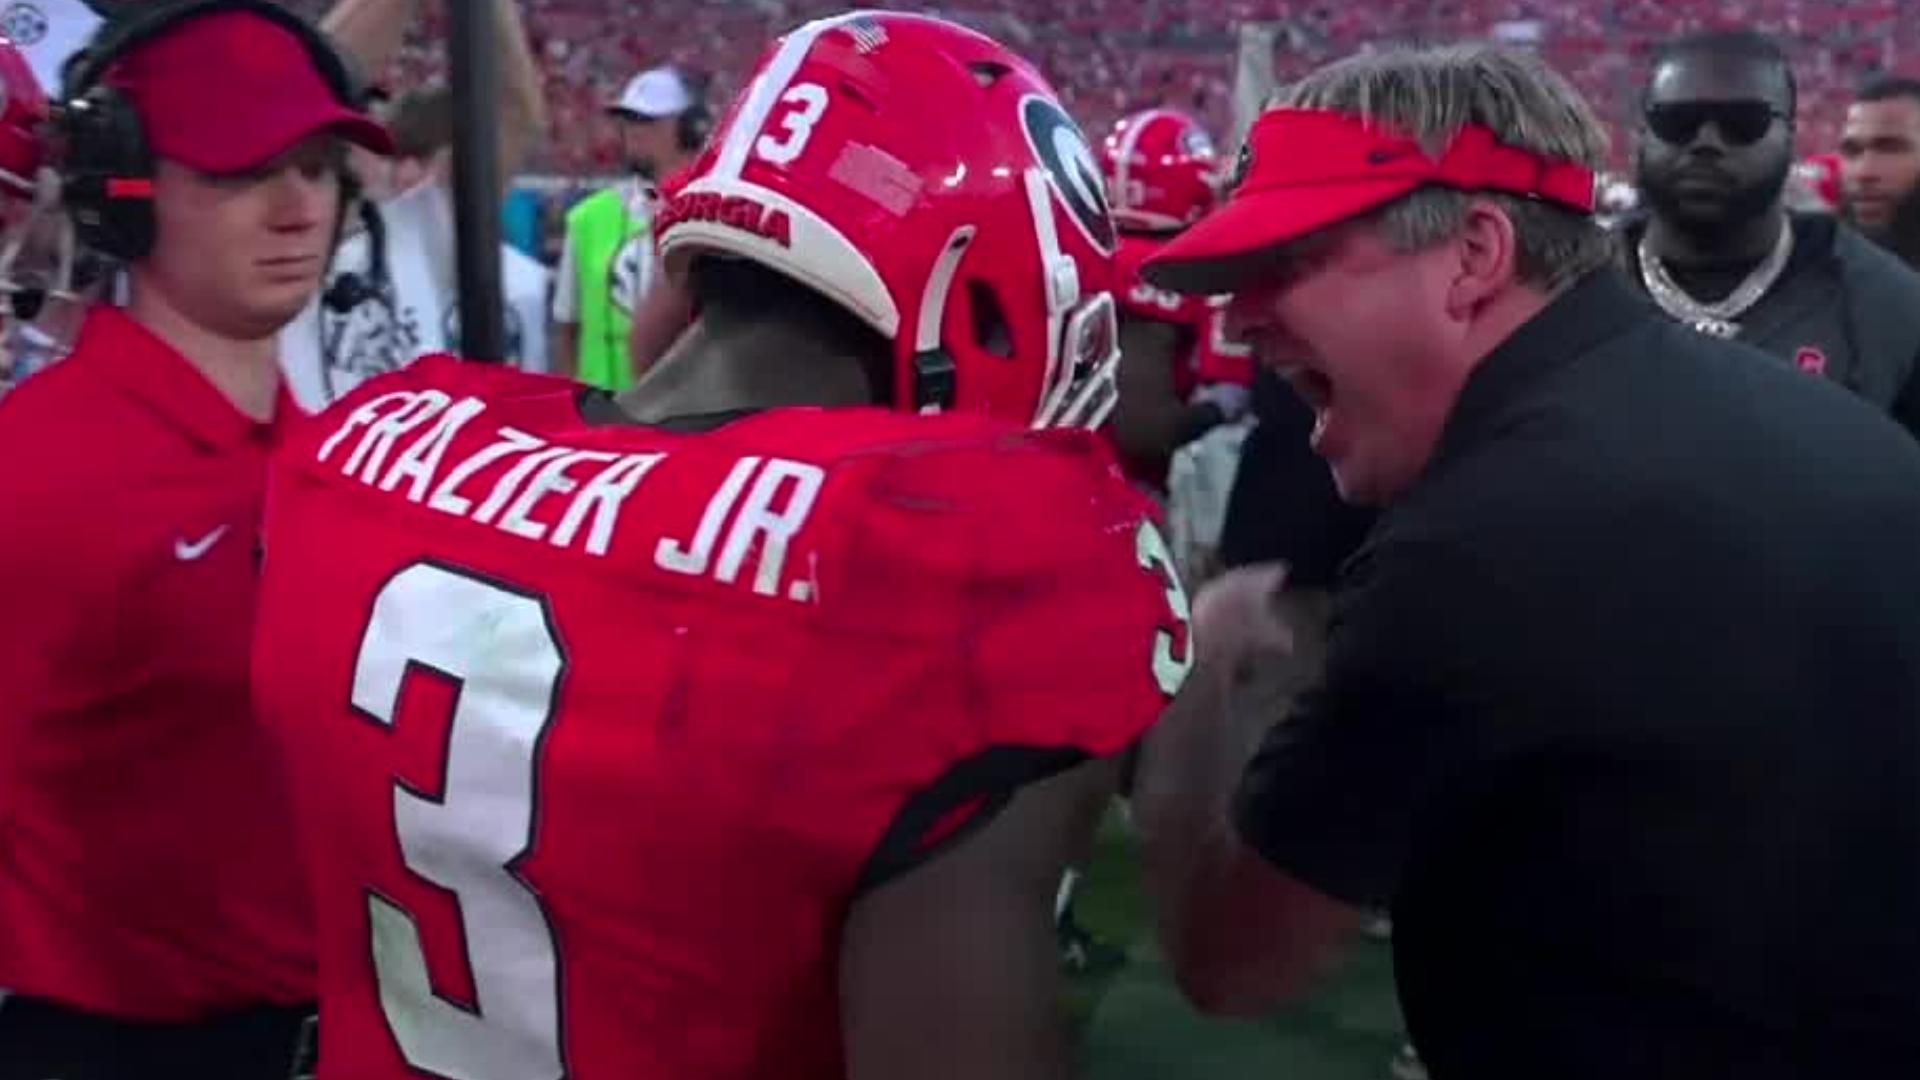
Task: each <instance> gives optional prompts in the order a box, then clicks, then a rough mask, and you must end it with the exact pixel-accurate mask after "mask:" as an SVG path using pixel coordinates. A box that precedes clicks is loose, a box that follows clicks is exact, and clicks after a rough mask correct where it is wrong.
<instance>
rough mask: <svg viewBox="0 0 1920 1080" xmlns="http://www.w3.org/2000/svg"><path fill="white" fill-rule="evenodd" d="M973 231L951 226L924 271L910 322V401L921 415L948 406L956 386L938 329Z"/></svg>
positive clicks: (952, 399)
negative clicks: (923, 287) (944, 242)
mask: <svg viewBox="0 0 1920 1080" xmlns="http://www.w3.org/2000/svg"><path fill="white" fill-rule="evenodd" d="M974 233H975V229H974V227H973V226H971V225H962V226H960V227H959V228H957V229H955V230H953V235H952V236H949V237H948V238H947V246H946V247H945V248H943V249H941V252H940V257H939V258H938V259H935V260H934V263H933V269H932V271H931V272H929V273H928V274H927V290H926V292H924V293H921V294H920V314H919V317H918V318H917V319H915V321H914V326H913V387H912V395H913V397H912V404H913V407H914V411H916V412H918V413H920V414H922V415H931V414H934V413H940V412H945V411H946V410H948V409H950V408H952V407H953V403H954V398H955V396H956V394H957V391H958V389H959V388H958V387H957V386H955V385H954V377H955V374H956V372H955V366H954V362H953V356H952V355H951V354H950V353H949V352H948V351H947V350H945V349H942V348H941V347H940V331H941V329H942V327H943V326H944V325H945V323H946V318H947V302H948V300H949V299H950V298H951V297H952V295H953V279H954V276H955V275H956V274H957V273H958V272H959V270H960V259H961V257H962V256H964V255H966V253H967V249H968V248H969V247H972V246H973V237H974Z"/></svg>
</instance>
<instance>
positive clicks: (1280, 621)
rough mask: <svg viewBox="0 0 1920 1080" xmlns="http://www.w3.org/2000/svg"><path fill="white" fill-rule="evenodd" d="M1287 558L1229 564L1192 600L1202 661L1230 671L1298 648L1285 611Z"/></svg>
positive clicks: (1218, 671) (1194, 622)
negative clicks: (1233, 566) (1255, 563)
mask: <svg viewBox="0 0 1920 1080" xmlns="http://www.w3.org/2000/svg"><path fill="white" fill-rule="evenodd" d="M1286 580H1287V568H1286V565H1285V564H1284V563H1262V564H1260V565H1258V566H1243V567H1240V568H1238V569H1234V570H1229V571H1227V572H1226V573H1224V574H1222V575H1220V576H1219V577H1217V578H1214V579H1213V580H1212V581H1210V582H1208V583H1207V584H1206V586H1205V587H1204V588H1202V589H1201V590H1200V595H1199V596H1197V597H1195V598H1194V602H1193V637H1194V641H1195V643H1196V644H1197V645H1198V646H1199V650H1200V652H1199V655H1200V660H1201V662H1202V664H1204V665H1205V666H1206V667H1207V668H1208V669H1210V670H1212V671H1214V672H1217V673H1220V674H1221V675H1224V676H1228V677H1231V675H1232V674H1233V673H1235V672H1238V671H1240V670H1241V668H1242V667H1244V666H1245V665H1246V664H1247V662H1248V661H1249V660H1252V659H1255V658H1257V657H1260V656H1263V655H1264V656H1271V655H1274V654H1279V655H1282V656H1284V655H1287V654H1290V653H1291V652H1292V651H1293V631H1292V629H1290V628H1289V627H1288V626H1287V623H1286V620H1285V618H1283V617H1282V615H1281V612H1280V588H1281V586H1282V585H1284V584H1285V583H1286Z"/></svg>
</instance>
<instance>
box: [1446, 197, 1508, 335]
mask: <svg viewBox="0 0 1920 1080" xmlns="http://www.w3.org/2000/svg"><path fill="white" fill-rule="evenodd" d="M1453 251H1454V252H1455V253H1456V255H1457V256H1458V258H1457V261H1456V262H1455V263H1454V264H1453V266H1452V269H1453V271H1454V276H1453V280H1452V282H1451V287H1450V288H1449V289H1448V291H1447V313H1448V314H1450V315H1453V316H1455V317H1456V318H1465V317H1467V316H1469V315H1471V314H1472V313H1474V312H1476V311H1478V310H1479V309H1480V308H1481V306H1482V305H1484V304H1485V303H1486V302H1487V301H1488V300H1489V299H1491V298H1493V297H1495V296H1498V295H1499V294H1501V293H1503V292H1505V291H1506V290H1507V289H1508V288H1510V287H1511V286H1512V285H1513V282H1514V279H1515V278H1516V277H1517V276H1518V275H1519V271H1520V261H1519V260H1520V245H1519V237H1518V234H1516V233H1515V231H1514V227H1513V219H1512V218H1511V217H1509V216H1507V211H1506V210H1505V209H1504V208H1503V207H1501V206H1500V205H1498V204H1497V203H1494V202H1492V201H1490V200H1487V199H1474V200H1472V201H1470V202H1468V203H1467V209H1466V213H1465V214H1464V215H1463V217H1462V220H1461V223H1460V231H1459V233H1457V234H1456V235H1455V237H1454V240H1453Z"/></svg>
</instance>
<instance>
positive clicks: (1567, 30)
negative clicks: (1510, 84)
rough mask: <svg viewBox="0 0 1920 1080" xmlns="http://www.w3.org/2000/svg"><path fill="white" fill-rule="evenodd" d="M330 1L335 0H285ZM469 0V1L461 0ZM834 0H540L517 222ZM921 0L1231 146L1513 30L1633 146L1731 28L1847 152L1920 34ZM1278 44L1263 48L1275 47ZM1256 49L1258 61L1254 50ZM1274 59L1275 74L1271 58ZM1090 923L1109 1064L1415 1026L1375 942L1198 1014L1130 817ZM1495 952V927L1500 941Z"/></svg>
mask: <svg viewBox="0 0 1920 1080" xmlns="http://www.w3.org/2000/svg"><path fill="white" fill-rule="evenodd" d="M285 2H286V3H287V6H290V7H293V8H295V9H297V10H300V11H302V12H303V13H305V14H307V15H309V16H311V17H314V18H316V19H317V18H319V17H320V16H321V15H322V14H324V12H325V10H326V9H327V7H329V6H330V3H331V0H285ZM454 2H458V0H454ZM846 6H849V5H847V4H844V3H834V2H830V0H645V2H640V0H522V7H523V10H524V11H525V13H526V16H527V25H528V31H529V33H530V35H531V37H532V44H533V49H534V54H535V56H536V57H538V58H539V60H540V62H541V64H542V67H543V77H544V82H545V91H546V94H547V100H548V104H549V109H550V114H551V125H550V129H549V132H550V133H549V138H548V141H547V142H546V143H545V144H544V145H542V146H540V147H538V148H537V149H536V151H535V153H534V155H533V157H532V159H531V160H530V161H529V163H528V167H527V170H526V171H525V173H524V174H523V175H521V176H520V177H518V178H517V180H516V182H515V184H514V187H513V191H512V196H511V199H510V203H509V209H508V223H507V234H508V238H509V239H510V240H512V241H514V242H516V243H517V244H519V246H521V247H523V248H524V249H526V250H527V251H528V253H529V254H532V255H535V256H536V257H540V258H542V259H543V261H545V262H547V263H548V264H549V265H550V264H551V263H552V262H553V261H554V258H555V257H556V255H557V252H558V247H559V227H560V223H561V219H562V217H563V215H564V211H565V209H566V207H567V206H569V205H570V204H571V202H572V201H573V200H574V199H576V198H578V197H580V196H581V195H584V194H586V193H589V192H591V191H593V190H595V189H597V188H599V187H601V186H604V185H605V184H607V183H609V182H611V181H612V180H613V179H614V178H615V170H616V168H617V166H618V155H617V150H616V141H615V134H614V131H613V128H612V126H611V124H610V122H608V121H607V120H606V118H605V116H604V105H605V103H606V102H607V101H608V100H610V99H611V98H612V97H614V96H615V95H616V94H617V93H618V91H619V88H620V86H621V85H622V84H623V83H624V82H625V81H626V80H627V79H628V78H629V77H631V76H632V75H633V74H634V73H636V72H638V71H640V70H642V69H643V68H647V67H651V66H654V65H657V64H661V63H672V64H675V65H677V66H679V67H680V68H681V69H682V70H683V71H686V72H688V73H690V74H691V75H692V76H693V77H694V78H695V79H696V80H698V81H701V82H703V83H704V84H705V85H706V87H707V96H708V99H709V100H710V101H712V102H713V103H715V105H716V106H718V105H719V104H720V103H722V102H724V101H725V100H727V99H728V98H729V97H730V96H731V94H732V93H733V92H734V91H735V90H736V89H738V86H739V82H740V80H741V78H742V77H743V76H744V75H745V73H746V72H747V71H748V70H749V69H750V67H751V65H752V62H753V60H754V58H755V56H756V55H757V53H758V52H759V50H760V48H761V47H762V45H763V44H764V43H765V42H766V41H768V40H769V39H770V38H771V37H773V36H774V35H776V34H778V33H779V32H781V31H783V30H785V29H787V28H789V27H791V26H793V25H796V24H797V23H799V22H802V21H804V20H806V19H808V18H812V17H815V16H818V15H823V14H827V13H830V12H833V11H837V10H842V9H844V8H845V7H846ZM875 6H902V7H908V8H912V9H914V10H922V11H928V12H930V13H934V14H938V15H941V16H943V17H946V18H951V19H954V20H956V21H960V22H963V23H967V24H970V25H974V26H977V27H979V28H980V29H982V30H985V31H987V32H989V33H992V34H994V35H995V36H996V37H999V38H1000V39H1001V40H1003V41H1006V42H1008V43H1009V44H1011V45H1013V46H1014V47H1015V48H1018V49H1020V50H1021V51H1022V52H1024V53H1026V54H1027V55H1028V56H1029V57H1031V58H1032V59H1033V60H1034V61H1035V62H1036V63H1038V64H1039V65H1040V66H1041V68H1042V69H1043V70H1044V71H1045V72H1046V73H1047V74H1048V76H1049V77H1050V78H1051V79H1052V80H1053V81H1054V82H1055V84H1056V85H1057V86H1058V87H1059V89H1060V91H1061V93H1062V96H1063V98H1064V99H1065V101H1066V102H1067V104H1068V106H1069V107H1070V108H1071V109H1072V110H1073V111H1074V113H1075V115H1076V116H1077V118H1078V119H1079V120H1080V121H1081V123H1082V125H1083V126H1084V127H1085V128H1086V129H1087V131H1088V132H1089V134H1091V135H1094V136H1095V137H1098V135H1099V134H1100V133H1101V132H1103V131H1104V130H1105V129H1106V127H1107V126H1109V125H1110V124H1111V123H1112V121H1114V120H1115V119H1117V118H1118V117H1120V116H1122V115H1124V114H1126V113H1128V112H1131V111H1133V110H1136V109H1141V108H1147V107H1153V106H1167V107H1173V108H1178V109H1182V110H1185V111H1188V112H1190V113H1192V114H1193V115H1195V116H1196V117H1198V118H1200V120H1201V121H1202V122H1203V123H1204V124H1205V125H1206V126H1207V127H1208V128H1209V129H1210V130H1211V131H1212V132H1213V133H1214V135H1215V136H1216V137H1217V138H1218V139H1219V140H1220V141H1221V142H1222V143H1223V144H1226V145H1232V144H1233V142H1234V137H1235V135H1236V134H1237V129H1238V128H1239V126H1240V125H1243V124H1244V123H1245V121H1246V117H1247V114H1248V110H1249V107H1250V106H1252V105H1256V104H1257V102H1258V101H1259V100H1260V98H1261V97H1263V96H1264V90H1265V89H1266V87H1267V86H1269V85H1270V83H1271V82H1272V81H1273V80H1274V79H1276V78H1277V79H1279V80H1285V79H1287V78H1290V77H1292V76H1295V75H1298V74H1300V73H1303V72H1305V71H1307V70H1309V69H1311V68H1313V67H1315V66H1318V65H1320V64H1323V63H1325V62H1328V61H1330V60H1333V59H1337V58H1339V57H1341V56H1344V55H1347V54H1350V53H1352V52H1355V51H1359V50H1362V49H1366V48H1369V47H1378V46H1381V45H1386V44H1393V43H1403V42H1404V43H1438V42H1451V41H1465V40H1489V39H1492V40H1500V41H1504V42H1507V43H1510V44H1514V45H1519V46H1523V47H1528V48H1534V49H1537V50H1539V51H1540V52H1541V53H1542V55H1543V56H1545V57H1546V58H1547V59H1548V61H1549V62H1551V63H1552V64H1553V65H1554V66H1555V67H1556V68H1557V69H1558V70H1560V71H1561V72H1562V73H1563V74H1565V75H1567V76H1568V77H1570V78H1571V79H1572V80H1573V82H1574V83H1575V84H1576V85H1577V86H1578V87H1579V88H1580V89H1581V90H1582V92H1583V93H1585V94H1586V95H1587V97H1588V99H1589V100H1590V101H1592V102H1593V104H1594V105H1595V107H1596V109H1598V110H1599V112H1600V113H1601V115H1602V117H1603V118H1604V119H1605V120H1607V121H1608V123H1609V125H1610V127H1611V129H1612V132H1613V137H1614V141H1613V165H1614V167H1615V168H1616V169H1624V168H1625V167H1626V166H1627V163H1628V161H1629V160H1630V158H1629V155H1630V150H1631V135H1630V125H1631V120H1632V112H1633V109H1634V104H1635V101H1636V99H1637V93H1638V89H1639V86H1640V84H1641V81H1642V80H1643V78H1644V76H1645V72H1646V67H1647V62H1648V58H1649V55H1650V53H1651V51H1652V49H1653V48H1654V46H1655V45H1656V44H1657V43H1658V42H1659V41H1660V40H1662V39H1664V38H1667V37H1669V36H1672V35H1674V34H1676V33H1681V32H1685V31H1688V30H1695V29H1702V28H1708V27H1717V26H1739V27H1751V28H1756V29H1760V30H1763V31H1765V32H1767V33H1769V34H1772V35H1774V36H1775V37H1776V38H1777V39H1778V40H1779V41H1780V42H1781V43H1782V44H1783V45H1784V46H1785V47H1786V48H1787V50H1788V52H1789V55H1790V56H1791V58H1792V59H1793V62H1794V68H1795V73H1796V76H1797V77H1798V79H1799V83H1800V102H1799V109H1800V115H1799V137H1798V139H1799V142H1798V150H1799V152H1800V154H1802V155H1807V154H1815V153H1825V152H1830V151H1832V150H1833V149H1834V148H1835V147H1836V146H1837V144H1838V135H1839V127H1840V123H1841V120H1842V117H1843V113H1844V110H1845V107H1846V103H1847V101H1848V100H1849V96H1850V94H1851V91H1852V90H1853V88H1854V87H1855V86H1856V85H1857V84H1858V83H1859V82H1860V80H1861V79H1862V78H1863V77H1864V76H1866V75H1868V74H1870V73H1872V72H1875V71H1879V70H1887V69H1892V68H1895V67H1898V66H1899V61H1900V60H1901V58H1903V57H1909V56H1912V55H1913V54H1914V53H1915V51H1916V48H1920V3H1916V2H1913V0H1905V2H1901V0H1563V2H1559V3H1550V2H1545V0H1540V2H1530V0H1369V2H1367V3H1364V4H1355V3H1345V2H1341V0H1291V2H1289V0H961V2H958V3H954V4H948V5H875ZM426 7H427V12H426V16H425V18H424V19H422V21H421V23H420V24H419V25H418V26H416V27H415V28H414V30H413V31H412V33H411V36H410V40H409V43H408V45H407V46H406V48H405V49H404V50H403V52H402V54H401V56H400V58H399V59H398V60H397V61H396V62H395V64H394V65H393V67H392V68H391V69H390V70H389V71H387V72H383V73H379V75H380V77H379V82H380V83H381V84H382V85H383V86H384V87H385V88H387V89H389V90H392V91H400V90H404V89H406V88H409V87H412V86H417V85H423V84H427V83H432V82H437V81H442V80H444V79H445V71H444V70H443V63H444V45H443V43H444V41H445V38H446V33H445V25H444V17H443V14H442V12H443V8H442V6H441V5H439V4H429V5H426ZM1262 54H1265V55H1262ZM1245 61H1260V62H1258V63H1254V64H1251V65H1249V64H1247V63H1245ZM1258 68H1266V69H1267V70H1255V69H1258ZM1079 906H1080V918H1081V920H1082V922H1083V924H1084V925H1085V926H1086V927H1087V928H1088V929H1090V930H1092V931H1093V932H1094V933H1095V934H1096V935H1097V936H1099V937H1101V938H1103V939H1105V940H1106V941H1108V942H1110V943H1113V944H1115V945H1118V946H1120V947H1122V948H1123V949H1124V950H1125V951H1126V954H1127V962H1126V963H1125V964H1124V965H1123V966H1120V967H1118V968H1117V969H1113V970H1109V971H1105V972H1102V973H1099V974H1095V975H1091V976H1086V977H1082V978H1080V979H1078V980H1077V981H1076V985H1075V986H1074V990H1073V1000H1072V1007H1073V1009H1074V1012H1075V1015H1076V1019H1077V1021H1078V1023H1079V1024H1080V1025H1081V1028H1082V1030H1083V1032H1084V1036H1085V1044H1086V1047H1087V1053H1088V1055H1089V1062H1088V1065H1089V1075H1091V1076H1092V1077H1095V1078H1096V1080H1136V1078H1138V1080H1144V1078H1149V1077H1153V1078H1164V1077H1175V1076H1177V1077H1181V1078H1183V1080H1214V1078H1223V1080H1224V1078H1247V1077H1255V1076H1273V1077H1285V1078H1289V1080H1359V1078H1369V1080H1381V1078H1385V1077H1387V1076H1388V1075H1389V1063H1390V1061H1391V1060H1392V1059H1393V1056H1394V1053H1395V1051H1396V1050H1397V1049H1398V1048H1399V1047H1400V1045H1401V1042H1402V1039H1403V1034H1402V1030H1401V1026H1400V1020H1399V1016H1398V1013H1397V1009H1396V1007H1395V1004H1394V1001H1393V991H1392V969H1391V959H1390V949H1389V948H1388V946H1387V945H1386V944H1385V943H1383V942H1378V941H1371V940H1368V941H1362V942H1360V943H1359V944H1357V946H1356V948H1355V949H1354V950H1353V951H1352V953H1351V954H1350V956H1349V957H1348V959H1347V961H1346V963H1345V965H1344V967H1343V968H1342V970H1341V971H1340V972H1339V973H1338V974H1337V975H1336V976H1335V977H1334V978H1333V979H1332V980H1330V982H1329V983H1328V984H1327V985H1326V986H1325V987H1324V988H1323V989H1322V990H1321V991H1320V992H1319V993H1317V994H1316V995H1315V996H1314V997H1313V998H1312V999H1311V1000H1309V1001H1307V1002H1305V1003H1303V1004H1302V1005H1300V1006H1297V1007H1295V1008H1293V1009H1290V1010H1287V1011H1286V1012H1284V1013H1281V1014H1278V1015H1276V1016H1273V1017H1270V1018H1267V1019H1264V1020H1260V1021H1250V1022H1239V1021H1222V1020H1212V1019H1207V1018H1203V1017H1199V1016H1197V1015H1195V1014H1194V1013H1193V1012H1192V1011H1191V1010H1190V1009H1188V1008H1187V1007H1186V1006H1185V1005H1184V1004H1183V1003H1182V1002H1181V1000H1180V998H1179V994H1178V991H1177V990H1176V989H1175V988H1174V987H1173V986H1172V984H1171V982H1170V981H1169V979H1168V977H1167V975H1166V970H1165V966H1164V964H1163V963H1162V961H1161V959H1160V957H1159V956H1158V953H1157V950H1156V948H1155V946H1154V944H1153V942H1152V940H1151V937H1152V935H1151V932H1150V927H1149V924H1148V919H1147V915H1146V911H1145V904H1144V900H1143V898H1142V897H1141V896H1140V894H1139V891H1138V889H1137V886H1136V882H1135V873H1134V868H1133V865H1132V849H1131V842H1130V840H1129V838H1128V833H1127V829H1126V826H1125V824H1124V818H1123V816H1122V815H1121V814H1119V813H1118V812H1116V813H1115V814H1114V815H1113V816H1111V817H1110V818H1109V820H1108V821H1107V823H1106V825H1105V827H1104V828H1103V830H1102V833H1101V839H1100V844H1099V847H1098V851H1097V854H1096V857H1095V859H1094V861H1093V863H1092V865H1091V867H1090V868H1089V871H1088V875H1087V880H1086V883H1085V885H1084V886H1083V889H1082V894H1081V899H1080V905H1079ZM1495 947H1497V943H1496V946H1495Z"/></svg>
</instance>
